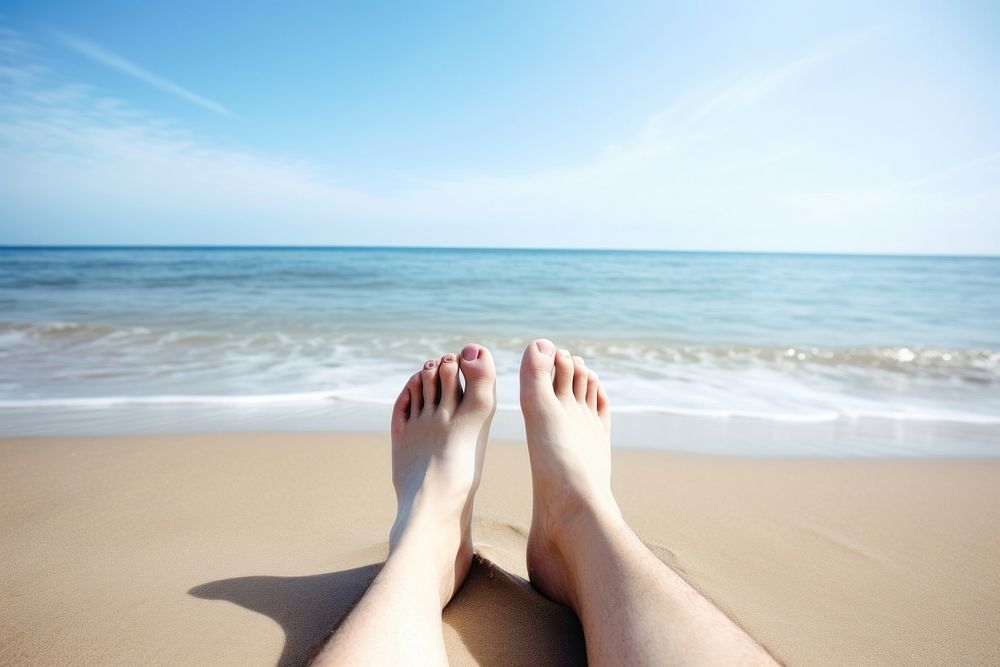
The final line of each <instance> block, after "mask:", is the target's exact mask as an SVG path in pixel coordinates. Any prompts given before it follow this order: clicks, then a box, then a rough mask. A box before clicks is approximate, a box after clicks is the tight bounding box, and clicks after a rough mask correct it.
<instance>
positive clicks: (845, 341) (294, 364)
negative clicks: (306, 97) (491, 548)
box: [0, 248, 1000, 430]
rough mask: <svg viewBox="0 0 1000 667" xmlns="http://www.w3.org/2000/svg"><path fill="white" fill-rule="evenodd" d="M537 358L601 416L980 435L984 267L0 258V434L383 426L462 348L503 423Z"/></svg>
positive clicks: (705, 257) (997, 308)
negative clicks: (317, 414) (488, 362)
mask: <svg viewBox="0 0 1000 667" xmlns="http://www.w3.org/2000/svg"><path fill="white" fill-rule="evenodd" d="M540 336H546V337H549V338H552V339H553V340H554V341H556V343H557V344H560V345H564V346H567V347H570V348H571V349H573V350H574V351H575V352H578V353H581V354H582V355H583V356H585V357H586V358H587V360H588V363H589V364H590V365H591V366H593V367H594V368H595V369H597V371H598V373H600V375H601V377H602V380H603V381H604V382H605V384H606V385H607V387H608V391H609V394H610V396H611V400H612V403H613V405H614V407H615V409H616V410H617V411H618V412H620V413H628V412H635V413H660V414H672V415H693V416H702V417H706V418H712V419H724V418H731V417H745V418H751V419H756V420H768V421H774V422H796V423H810V422H837V421H850V420H855V419H859V418H868V417H878V418H886V419H893V420H902V421H942V422H954V423H968V424H1000V259H997V258H926V257H862V256H820V255H763V254H717V253H671V252H617V251H517V250H436V249H370V248H367V249H366V248H339V249H282V248H272V249H246V248H243V249H239V248H234V249H227V248H215V249H199V248H189V249H135V248H127V249H100V248H95V249H71V248H65V249H44V248H16V249H11V248H7V249H0V420H2V419H3V414H4V413H3V411H18V412H17V414H19V415H23V414H25V411H30V412H31V413H32V414H36V415H38V419H39V420H40V421H45V422H46V423H47V424H52V423H56V424H58V422H59V419H60V414H62V412H63V411H65V410H69V409H71V410H73V411H75V413H74V414H77V415H79V413H80V411H84V412H87V411H92V412H94V413H95V414H98V413H100V411H102V410H108V409H111V408H113V407H116V406H117V408H118V409H121V408H122V406H127V405H156V404H163V405H167V404H170V405H201V406H209V405H218V406H224V405H240V406H244V408H246V407H247V406H254V405H256V406H262V407H268V406H274V405H279V404H287V405H293V404H299V403H301V404H305V403H309V402H316V401H340V402H347V403H356V404H359V405H387V404H389V403H390V402H391V401H392V399H393V398H394V397H395V395H396V393H397V391H398V388H399V386H400V385H401V383H402V382H403V381H404V380H405V378H406V376H407V375H408V374H409V373H410V372H412V370H413V369H415V368H417V367H418V366H419V364H420V363H421V362H422V361H423V360H424V359H425V358H428V357H431V356H436V355H439V354H441V353H443V352H445V351H454V350H457V349H458V348H459V347H460V346H461V345H462V344H463V343H465V342H467V341H469V340H475V341H479V342H482V343H484V344H486V345H488V346H489V347H490V348H491V349H493V351H494V353H495V356H496V358H497V362H498V367H499V371H500V383H499V397H500V402H501V404H502V405H503V406H505V407H508V408H512V407H513V406H514V405H515V404H516V402H517V390H516V368H517V362H518V359H519V356H520V351H521V349H522V348H523V346H524V345H525V344H526V343H527V342H528V341H529V340H531V339H532V338H535V337H540ZM18 423H20V424H23V420H21V421H18ZM67 428H68V429H69V430H72V429H71V428H70V427H67ZM8 430H9V429H8Z"/></svg>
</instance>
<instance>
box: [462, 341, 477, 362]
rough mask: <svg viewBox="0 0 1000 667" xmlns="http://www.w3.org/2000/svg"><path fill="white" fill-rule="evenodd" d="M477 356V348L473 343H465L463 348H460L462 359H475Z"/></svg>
mask: <svg viewBox="0 0 1000 667" xmlns="http://www.w3.org/2000/svg"><path fill="white" fill-rule="evenodd" d="M478 356H479V348H478V347H476V346H475V345H466V346H465V349H464V350H462V359H464V360H465V361H475V359H476V358H477V357H478Z"/></svg>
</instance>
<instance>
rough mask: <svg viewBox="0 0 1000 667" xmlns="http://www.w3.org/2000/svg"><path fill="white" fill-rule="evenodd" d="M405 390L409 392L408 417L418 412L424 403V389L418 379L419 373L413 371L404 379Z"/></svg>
mask: <svg viewBox="0 0 1000 667" xmlns="http://www.w3.org/2000/svg"><path fill="white" fill-rule="evenodd" d="M406 391H407V392H408V393H409V394H410V417H415V416H417V415H418V414H420V409H421V408H422V407H423V405H424V390H423V386H422V382H421V381H420V373H414V374H413V375H411V376H410V379H409V380H407V381H406Z"/></svg>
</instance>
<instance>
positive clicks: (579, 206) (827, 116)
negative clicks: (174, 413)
mask: <svg viewBox="0 0 1000 667" xmlns="http://www.w3.org/2000/svg"><path fill="white" fill-rule="evenodd" d="M808 4H809V3H801V2H789V3H768V2H761V3H745V2H739V3H737V2H733V3H725V2H723V3H689V4H687V5H671V4H669V3H662V2H656V3H648V4H646V3H610V2H605V3H591V2H544V3H518V2H505V3H478V2H472V3H469V2H456V3H430V4H426V5H422V6H420V5H418V3H368V2H360V1H359V2H350V3H309V4H307V3H291V2H288V3H281V4H280V5H278V4H273V3H272V4H264V3H253V2H247V3H218V4H215V5H212V6H207V3H186V2H171V3H161V4H160V6H152V3H135V2H124V1H121V2H100V1H98V2H88V3H46V2H37V1H36V2H2V1H0V243H39V244H48V243H70V244H76V243H99V244H103V243H127V244H132V243H139V244H146V243H149V244H160V243H168V244H177V243H179V244H188V243H194V244H201V243H207V244H214V243H221V244H334V245H359V244H360V245H370V244H371V245H457V246H507V247H510V246H513V247H539V246H541V247H553V246H554V247H635V248H642V247H649V248H669V249H708V250H752V251H813V252H816V251H818V252H889V253H910V252H914V253H958V254H963V253H974V254H1000V84H998V82H1000V9H998V7H1000V5H996V4H995V3H992V2H980V3H944V2H940V3H926V4H925V3H919V2H905V3H857V4H851V3H846V4H845V3H831V5H830V6H826V7H824V6H821V5H813V6H807V5H808ZM870 4H879V5H880V6H879V7H877V8H874V7H869V6H867V5H870Z"/></svg>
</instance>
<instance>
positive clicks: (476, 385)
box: [458, 343, 497, 413]
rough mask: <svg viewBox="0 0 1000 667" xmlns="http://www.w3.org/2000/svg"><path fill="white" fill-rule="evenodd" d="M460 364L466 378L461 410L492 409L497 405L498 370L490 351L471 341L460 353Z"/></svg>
mask: <svg viewBox="0 0 1000 667" xmlns="http://www.w3.org/2000/svg"><path fill="white" fill-rule="evenodd" d="M458 366H459V369H460V370H461V371H462V377H463V378H464V379H465V393H464V394H463V395H462V403H461V405H460V406H459V412H460V413H461V412H468V411H484V410H485V411H492V410H493V408H494V407H496V384H497V371H496V366H495V365H494V364H493V355H492V354H490V351H489V350H487V349H486V348H485V347H483V346H482V345H477V344H476V343H469V344H468V345H466V346H465V347H464V348H462V352H461V353H460V354H459V362H458Z"/></svg>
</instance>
